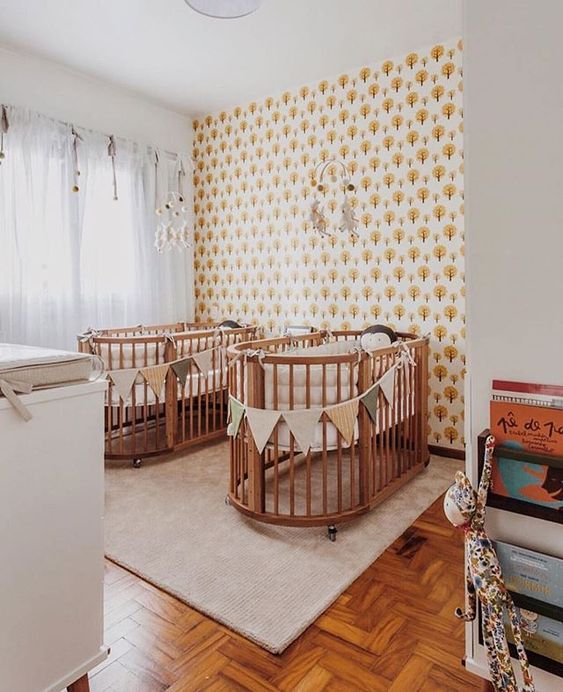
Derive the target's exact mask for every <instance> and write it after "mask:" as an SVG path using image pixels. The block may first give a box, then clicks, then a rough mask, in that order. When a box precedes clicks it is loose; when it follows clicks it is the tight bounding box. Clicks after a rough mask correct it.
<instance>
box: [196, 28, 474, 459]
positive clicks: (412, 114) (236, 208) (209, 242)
mask: <svg viewBox="0 0 563 692" xmlns="http://www.w3.org/2000/svg"><path fill="white" fill-rule="evenodd" d="M461 50H462V46H461V43H460V42H459V43H452V44H451V45H450V44H444V45H442V44H440V45H436V46H433V47H431V48H429V49H428V50H424V51H416V52H411V53H409V54H408V55H406V56H405V57H403V58H401V59H393V60H385V61H383V62H382V63H381V64H378V65H369V66H365V67H362V68H361V69H358V71H357V72H354V73H349V74H343V75H340V76H339V77H336V78H334V79H330V80H322V81H320V82H318V83H316V84H310V85H306V86H303V87H301V88H298V89H296V90H295V91H286V92H284V93H282V94H280V95H277V96H269V97H267V98H265V99H263V100H261V101H260V102H258V101H256V102H252V103H249V104H248V105H247V106H245V107H236V108H234V109H233V110H232V111H231V112H226V111H223V112H221V113H218V114H215V115H209V116H206V117H205V118H203V119H202V120H200V121H196V122H195V123H194V127H195V146H194V151H195V159H196V172H195V179H194V182H195V191H196V204H195V213H196V233H195V242H196V250H195V268H196V303H197V314H198V317H199V318H200V319H202V320H206V319H208V318H215V317H218V316H222V315H226V314H229V315H233V316H234V317H238V318H240V319H246V320H251V321H255V322H257V323H259V324H261V325H262V326H263V327H264V328H265V329H266V330H271V331H278V330H280V329H281V328H282V327H283V326H284V325H285V324H288V323H303V324H312V325H316V326H319V327H323V328H326V327H332V328H343V329H346V328H361V327H363V326H366V325H369V324H372V323H374V322H375V321H379V322H385V323H387V324H389V325H390V326H392V327H394V328H395V329H399V330H408V331H413V332H415V333H417V334H426V333H430V334H431V363H430V368H429V376H430V405H429V413H430V420H429V436H430V441H431V442H433V443H435V444H440V445H452V446H454V447H460V446H462V444H463V378H464V374H465V346H464V341H465V315H464V300H465V299H464V248H463V123H462V116H463V113H462V70H461ZM331 158H338V159H340V160H342V161H343V162H344V164H345V165H346V167H347V169H348V172H349V174H350V176H353V178H354V181H355V182H356V190H355V191H354V193H351V194H350V203H351V206H352V209H353V210H354V214H355V216H356V217H357V218H358V220H359V224H358V228H357V232H358V235H359V237H358V238H355V237H348V236H346V235H338V234H336V235H335V236H331V237H323V236H321V235H320V234H319V233H317V232H316V231H315V230H314V229H313V222H312V220H311V202H312V200H313V193H314V191H313V189H312V188H311V178H312V173H313V171H314V169H315V166H316V165H317V164H318V162H319V161H329V160H330V159H331ZM327 173H328V175H336V174H337V171H336V170H334V171H331V170H330V169H327ZM317 194H318V196H319V199H320V200H321V202H322V205H323V207H324V208H325V209H326V210H327V213H334V212H338V209H339V207H340V205H341V199H340V197H339V195H341V192H340V191H339V190H338V189H337V186H334V185H329V186H327V190H326V191H324V192H323V193H317Z"/></svg>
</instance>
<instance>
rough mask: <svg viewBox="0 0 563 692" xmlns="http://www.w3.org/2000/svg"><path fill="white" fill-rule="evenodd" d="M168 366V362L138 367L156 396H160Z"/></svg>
mask: <svg viewBox="0 0 563 692" xmlns="http://www.w3.org/2000/svg"><path fill="white" fill-rule="evenodd" d="M169 367H170V364H169V363H162V364H161V365H153V366H151V367H149V368H141V369H140V372H141V373H142V375H143V377H144V378H145V380H146V381H147V384H148V385H149V387H150V388H151V389H152V391H153V392H154V395H155V396H156V397H157V398H160V395H161V393H162V387H163V386H164V380H165V379H166V375H167V374H168V368H169Z"/></svg>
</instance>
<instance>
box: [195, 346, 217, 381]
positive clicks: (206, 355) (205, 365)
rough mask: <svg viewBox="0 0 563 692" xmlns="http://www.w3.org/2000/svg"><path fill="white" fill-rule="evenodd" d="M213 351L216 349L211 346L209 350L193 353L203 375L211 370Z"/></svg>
mask: <svg viewBox="0 0 563 692" xmlns="http://www.w3.org/2000/svg"><path fill="white" fill-rule="evenodd" d="M213 351H214V349H212V348H210V349H209V350H207V351H199V352H198V353H194V354H192V358H193V359H194V362H195V364H196V365H197V367H198V368H199V370H200V372H201V374H202V375H207V374H208V373H209V371H210V370H211V363H212V361H213Z"/></svg>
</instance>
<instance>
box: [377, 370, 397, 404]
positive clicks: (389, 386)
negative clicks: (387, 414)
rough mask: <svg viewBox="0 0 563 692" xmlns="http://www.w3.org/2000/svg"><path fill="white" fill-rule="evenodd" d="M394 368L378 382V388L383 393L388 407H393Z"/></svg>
mask: <svg viewBox="0 0 563 692" xmlns="http://www.w3.org/2000/svg"><path fill="white" fill-rule="evenodd" d="M395 372H396V369H395V368H390V369H389V370H387V372H386V373H385V375H383V377H382V378H381V379H380V380H379V386H380V387H381V391H382V392H383V396H384V397H385V398H386V399H387V401H388V402H389V406H393V394H394V392H395Z"/></svg>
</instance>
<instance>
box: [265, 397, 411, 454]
mask: <svg viewBox="0 0 563 692" xmlns="http://www.w3.org/2000/svg"><path fill="white" fill-rule="evenodd" d="M397 399H398V397H397V396H395V401H396V402H397ZM410 399H411V401H410V407H409V410H410V411H411V415H412V412H413V411H414V394H411V396H410ZM407 403H408V399H407V398H406V397H404V398H403V400H402V401H401V402H400V404H399V405H398V404H397V403H395V407H394V408H393V409H389V413H388V414H387V420H386V419H385V415H384V416H383V421H382V422H383V425H382V426H380V425H379V419H378V421H377V424H376V426H375V429H376V434H379V433H380V432H382V431H383V430H385V429H386V428H387V429H389V428H391V427H392V426H394V425H396V424H397V423H401V422H402V421H403V420H404V418H405V413H406V410H407V407H406V404H407ZM397 409H398V410H397ZM325 425H326V446H324V445H323V427H324V426H325ZM380 427H381V429H380ZM276 431H277V435H278V440H277V441H278V449H281V450H283V451H287V450H289V448H290V443H291V437H290V435H291V433H290V431H289V428H288V426H287V423H286V422H285V421H284V420H283V419H280V421H279V422H278V424H277V426H276ZM274 434H275V431H274ZM358 436H359V427H358V423H357V421H356V425H355V426H354V443H356V442H357V441H358ZM340 441H341V448H342V449H347V448H348V447H349V446H350V445H349V444H347V443H346V442H345V441H344V440H343V439H342V437H341V438H340ZM273 446H274V435H272V437H271V438H270V442H269V443H268V445H267V447H270V448H273ZM337 448H338V430H337V428H336V426H335V425H334V423H331V422H330V421H326V423H323V422H319V423H317V425H316V426H315V437H314V442H313V445H312V447H311V451H312V452H321V451H322V450H323V449H326V450H327V451H330V450H333V449H337ZM293 449H294V451H295V452H301V451H302V450H301V449H300V447H299V445H298V444H297V441H296V440H295V439H294V441H293Z"/></svg>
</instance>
